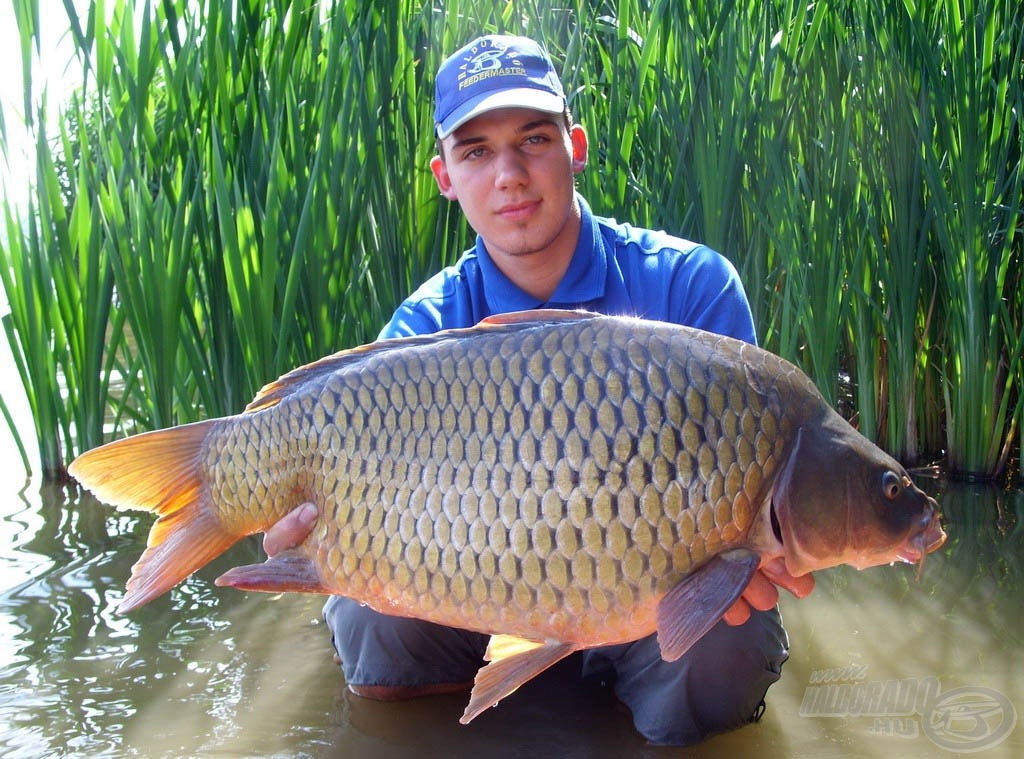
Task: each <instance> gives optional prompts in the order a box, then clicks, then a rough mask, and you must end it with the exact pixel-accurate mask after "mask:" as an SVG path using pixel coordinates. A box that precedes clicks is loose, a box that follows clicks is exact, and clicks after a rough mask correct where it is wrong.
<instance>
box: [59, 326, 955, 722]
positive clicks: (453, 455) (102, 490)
mask: <svg viewBox="0 0 1024 759" xmlns="http://www.w3.org/2000/svg"><path fill="white" fill-rule="evenodd" d="M69 470H70V472H71V474H72V475H73V476H74V477H75V478H76V479H78V480H79V481H80V482H81V483H82V484H83V485H84V486H85V487H86V488H88V489H89V490H91V491H92V492H93V493H94V494H95V495H96V496H97V497H98V498H99V499H100V500H102V501H105V502H108V503H111V504H113V505H115V506H118V507H120V508H132V509H143V510H148V511H154V512H156V513H157V514H158V515H159V518H158V519H157V520H156V522H155V523H154V524H153V527H152V530H151V532H150V536H149V544H148V547H147V548H146V550H145V552H144V553H143V554H142V556H141V557H140V559H139V560H138V562H137V563H136V564H135V566H134V568H133V572H132V576H131V578H130V579H129V581H128V584H127V591H126V595H125V597H124V600H123V603H122V605H121V607H120V608H121V611H130V610H132V609H134V608H137V607H138V606H141V605H142V604H145V603H147V602H148V601H150V600H152V599H153V598H155V597H156V596H158V595H160V594H162V593H164V592H165V591H167V590H169V589H170V588H171V587H172V586H174V585H175V584H176V583H178V582H180V581H181V580H183V579H184V578H186V577H187V576H188V575H190V574H191V573H192V572H194V571H195V570H197V569H199V568H200V567H202V566H203V565H205V564H206V563H207V562H209V561H210V560H212V559H213V558H215V557H216V556H218V555H220V554H221V553H223V552H224V551H225V550H226V549H227V548H228V547H230V546H231V545H232V544H233V543H235V542H237V541H238V540H239V539H241V538H242V537H243V536H245V535H249V534H252V533H256V532H261V531H264V530H266V529H267V528H268V527H270V526H271V525H272V524H274V523H275V522H277V521H278V520H279V519H281V518H282V517H283V516H284V515H285V514H287V513H288V512H289V511H291V510H292V509H294V508H295V507H296V506H297V505H298V504H300V503H303V502H305V501H312V502H313V503H315V504H316V505H317V507H318V509H319V513H320V517H319V519H318V520H317V523H316V525H315V527H314V530H313V532H312V533H311V534H310V536H309V537H308V538H307V539H306V540H305V541H304V543H303V544H302V545H300V546H299V547H297V548H295V549H292V550H290V551H287V552H284V553H282V554H280V555H278V556H275V557H274V558H271V559H269V560H268V561H266V562H264V563H263V564H258V565H251V566H246V567H237V568H235V569H232V570H230V571H228V572H227V573H226V574H224V575H223V576H221V577H220V578H218V580H217V582H218V584H221V585H231V586H235V587H238V588H242V589H248V590H260V591H268V592H279V591H303V592H314V593H334V594H341V595H345V596H349V597H351V598H354V599H356V600H358V601H360V602H363V603H366V604H368V605H369V606H371V607H372V608H374V609H376V610H378V611H381V612H384V613H387V614H394V615H400V616H410V617H417V618H420V619H425V620H430V621H433V622H437V623H440V624H444V625H449V626H453V627H461V628H466V629H471V630H476V631H480V632H484V633H488V634H491V635H493V636H494V637H493V638H492V645H491V647H490V648H489V649H488V657H487V658H488V659H489V660H490V663H489V664H487V665H486V666H484V667H483V668H482V669H481V670H480V672H479V673H478V675H477V678H476V682H475V684H474V688H473V693H472V695H471V698H470V703H469V706H468V707H467V709H466V713H465V714H464V715H463V717H462V721H463V722H468V721H469V720H471V719H472V718H473V717H475V716H476V715H477V714H479V713H480V712H482V711H483V710H485V709H486V708H488V707H490V706H492V705H494V704H496V703H497V702H498V701H499V700H500V699H501V698H503V697H504V696H506V695H508V694H509V693H511V692H512V691H513V690H515V689H516V688H518V687H519V686H520V685H522V684H523V683H525V682H526V681H528V680H529V679H531V678H532V677H534V676H535V675H537V674H539V673H540V672H541V671H543V670H544V669H546V668H547V667H549V666H551V665H552V664H554V663H555V662H557V661H559V660H560V659H562V658H564V657H565V656H567V655H568V654H570V653H571V652H573V651H577V650H581V649H585V648H591V647H595V646H600V645H608V644H615V643H622V642H627V641H632V640H637V639H639V638H642V637H645V636H647V635H649V634H651V633H652V632H654V631H657V633H658V641H659V645H660V647H661V651H662V656H663V657H664V658H665V659H666V660H674V659H676V658H678V657H679V656H681V655H682V654H683V653H685V651H686V650H687V649H688V648H689V647H690V646H692V645H693V643H695V642H696V641H697V640H699V639H700V637H701V636H702V635H703V634H704V633H705V632H707V630H709V629H710V628H711V627H712V626H713V625H714V624H715V623H716V622H717V621H718V620H719V619H720V618H721V616H722V614H723V613H724V612H725V611H726V610H727V609H728V608H729V607H730V606H731V605H732V603H733V602H734V601H735V600H736V599H737V598H738V597H739V595H740V594H741V593H742V591H743V589H744V588H745V587H746V585H747V583H748V582H749V580H750V578H751V577H752V575H753V574H754V572H755V571H756V570H757V569H758V567H759V566H763V565H765V564H767V563H768V562H770V561H772V560H773V559H778V558H779V557H782V558H783V559H784V561H785V564H786V567H787V569H788V571H789V572H790V573H791V574H792V575H794V576H799V575H802V574H805V573H807V572H811V571H814V570H817V569H822V568H826V567H831V566H836V565H838V564H844V563H845V564H850V565H852V566H855V567H858V568H864V567H869V566H874V565H879V564H888V563H892V562H896V561H904V562H922V561H923V560H924V557H925V555H926V554H927V553H929V552H931V551H934V550H936V549H937V548H938V547H939V546H941V545H942V543H943V542H944V541H945V537H946V536H945V533H944V532H943V530H942V527H941V525H940V519H939V511H938V506H937V504H936V503H935V501H934V500H933V499H932V498H930V497H928V496H927V495H925V494H924V493H923V492H922V491H921V490H919V489H918V488H917V487H916V486H914V484H913V483H912V482H911V480H910V478H909V476H908V475H907V473H906V471H905V470H904V469H903V467H901V466H900V465H899V464H898V463H897V462H896V461H895V460H893V459H892V458H891V457H889V456H888V455H887V454H885V453H884V452H883V451H881V450H880V449H879V448H877V447H876V446H875V445H874V444H872V443H871V442H869V441H868V440H867V439H865V438H864V437H863V436H861V435H860V434H859V433H858V432H856V431H855V430H854V429H853V428H852V427H851V426H850V425H849V424H848V423H847V422H846V421H845V420H843V419H842V418H841V417H840V416H839V415H838V414H837V413H836V412H835V411H833V410H832V409H831V408H830V407H829V406H828V404H827V403H826V402H825V401H824V399H823V398H822V397H821V395H820V394H819V393H818V391H817V390H816V388H815V387H814V385H813V383H812V382H811V381H810V380H809V379H808V378H807V377H806V376H805V375H804V374H803V373H802V372H801V371H800V370H799V369H797V368H796V367H795V366H793V365H792V364H790V363H788V362H786V361H784V360H783V359H781V358H779V357H778V356H775V355H773V354H772V353H770V352H768V351H765V350H762V349H760V348H758V347H756V346H753V345H749V344H746V343H743V342H741V341H738V340H735V339H732V338H728V337H723V336H720V335H715V334H711V333H707V332H703V331H700V330H696V329H692V328H688V327H680V326H677V325H671V324H665V323H660V322H653V321H645V320H640V319H635V318H628V317H610V316H597V315H594V314H586V313H582V312H565V311H533V312H524V313H519V314H507V315H503V316H498V317H492V318H490V319H487V320H485V321H484V322H482V323H481V324H480V325H478V326H476V327H473V328H469V329H458V330H450V331H446V332H440V333H436V334H433V335H425V336H417V337H410V338H399V339H395V340H386V341H381V342H378V343H374V344H371V345H367V346H363V347H360V348H355V349H352V350H348V351H342V352H340V353H338V354H335V355H333V356H329V357H327V358H324V359H321V360H320V361H317V362H314V363H312V364H309V365H307V366H304V367H300V368H299V369H296V370H294V371H292V372H290V373H288V374H286V375H284V376H283V377H281V378H280V379H279V380H277V381H276V382H273V383H271V384H269V385H267V386H266V387H265V388H264V389H263V390H262V391H261V392H260V393H259V394H258V395H257V397H256V398H255V399H254V400H253V401H252V403H250V404H249V406H248V407H247V408H246V410H245V411H244V412H243V413H241V414H238V415H236V416H231V417H225V418H221V419H212V420H208V421H203V422H198V423H195V424H191V425H184V426H181V427H176V428H171V429H167V430H160V431H156V432H151V433H144V434H141V435H137V436H134V437H130V438H126V439H123V440H119V441H115V442H113V443H109V444H107V445H105V446H101V447H99V448H96V449H93V450H91V451H88V452H86V453H83V454H82V455H81V456H79V457H78V458H77V459H76V460H75V461H74V462H73V463H72V464H71V466H70V468H69Z"/></svg>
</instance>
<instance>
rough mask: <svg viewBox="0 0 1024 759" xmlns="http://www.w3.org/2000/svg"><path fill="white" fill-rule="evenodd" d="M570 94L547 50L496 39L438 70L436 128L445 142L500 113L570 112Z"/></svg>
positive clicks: (477, 43) (479, 42) (476, 43)
mask: <svg viewBox="0 0 1024 759" xmlns="http://www.w3.org/2000/svg"><path fill="white" fill-rule="evenodd" d="M565 104H566V101H565V92H564V91H563V90H562V83H561V81H559V79H558V74H556V73H555V67H554V65H553V64H552V63H551V58H549V57H548V54H547V53H546V52H544V49H543V48H542V47H541V46H540V45H539V44H537V43H536V42H534V41H533V40H531V39H529V38H527V37H509V36H504V35H495V34H490V35H487V36H485V37H480V38H478V39H475V40H473V41H472V42H470V43H469V44H468V45H466V46H465V47H463V48H460V49H459V50H457V51H456V52H454V53H452V55H451V56H449V57H448V58H447V59H446V60H445V62H444V63H442V64H441V68H440V69H438V71H437V81H436V83H435V87H434V123H435V125H436V131H437V136H438V137H440V138H441V139H444V138H445V137H447V136H448V135H450V134H451V133H452V132H454V131H455V130H456V129H458V128H459V127H460V126H462V125H463V124H465V123H466V122H467V121H469V120H470V119H472V118H474V117H476V116H479V115H480V114H481V113H486V112H487V111H493V110H494V109H496V108H532V109H533V110H536V111H543V112H544V113H562V111H564V110H565Z"/></svg>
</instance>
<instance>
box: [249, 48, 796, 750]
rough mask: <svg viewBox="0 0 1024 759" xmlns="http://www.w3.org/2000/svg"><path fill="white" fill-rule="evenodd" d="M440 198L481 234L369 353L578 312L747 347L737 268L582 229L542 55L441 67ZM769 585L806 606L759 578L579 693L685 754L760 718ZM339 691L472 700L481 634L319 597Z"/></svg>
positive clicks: (573, 150) (567, 143)
mask: <svg viewBox="0 0 1024 759" xmlns="http://www.w3.org/2000/svg"><path fill="white" fill-rule="evenodd" d="M435 106H436V110H435V121H436V136H437V142H438V154H437V155H436V156H435V157H434V159H433V160H432V161H431V164H430V168H431V170H432V171H433V173H434V177H435V179H436V180H437V185H438V187H439V188H440V190H441V194H442V195H444V197H446V198H448V199H449V200H452V201H456V202H458V203H459V205H460V206H461V208H462V210H463V212H464V213H465V214H466V218H467V220H468V221H469V223H470V224H471V225H472V227H473V229H474V230H475V231H476V232H477V235H478V236H477V240H476V245H475V247H474V248H472V249H470V250H468V251H467V252H466V253H465V254H464V255H463V256H462V257H461V258H460V259H459V261H458V262H457V263H456V264H455V265H454V266H451V267H449V268H447V269H445V270H443V271H441V272H440V273H439V274H437V275H436V276H434V277H433V278H431V279H430V280H428V281H427V282H426V283H425V284H423V285H422V286H421V287H420V288H419V289H418V290H417V291H416V292H415V293H413V294H412V295H411V296H410V297H409V298H408V299H407V300H406V301H405V302H404V303H403V304H402V305H401V306H400V307H399V308H398V310H397V311H396V312H395V314H394V316H393V317H392V319H391V321H390V323H389V324H388V325H387V326H386V327H385V328H384V330H383V331H382V332H381V335H380V337H381V338H389V337H398V336H403V335H413V334H425V333H431V332H436V331H438V330H441V329H449V328H453V327H468V326H472V325H474V324H476V323H477V322H479V321H480V320H481V319H483V318H484V317H486V316H490V315H492V314H497V313H504V312H509V311H518V310H524V309H533V308H538V307H545V308H567V309H575V308H584V309H588V310H591V311H597V312H602V313H607V314H632V315H636V316H640V317H644V318H650V319H658V320H661V321H670V322H676V323H678V324H686V325H691V326H695V327H700V328H702V329H706V330H709V331H713V332H719V333H722V334H727V335H731V336H733V337H736V338H739V339H741V340H746V341H748V342H755V334H754V326H753V321H752V317H751V314H750V307H749V305H748V303H747V299H746V295H745V294H744V292H743V287H742V285H741V284H740V282H739V278H738V276H737V274H736V271H735V269H734V268H733V267H732V266H731V265H730V264H729V262H728V261H726V260H725V259H724V258H723V257H722V256H720V255H719V254H718V253H716V252H714V251H712V250H710V249H709V248H707V247H704V246H701V245H696V244H694V243H690V242H687V241H685V240H681V239H678V238H675V237H671V236H669V235H666V234H664V233H661V232H653V231H649V230H644V229H636V228H633V227H630V226H628V225H626V224H617V223H615V222H614V221H611V220H607V219H601V218H598V217H596V216H594V215H593V214H592V213H591V211H590V208H589V207H588V205H587V203H586V202H585V201H584V200H583V199H582V198H581V197H580V196H579V195H578V194H577V193H576V191H575V186H574V177H575V175H576V174H578V173H579V172H581V171H582V170H583V169H584V167H585V166H586V163H587V149H588V143H587V134H586V132H585V131H584V130H583V128H582V127H580V126H579V125H576V124H573V123H572V121H571V117H570V116H569V112H568V109H567V107H566V99H565V95H564V92H563V90H562V85H561V82H560V81H559V78H558V76H557V74H556V73H555V70H554V67H553V65H552V63H551V60H550V59H549V58H548V56H547V54H546V53H545V52H544V51H543V50H542V49H541V47H540V46H539V45H538V44H537V43H536V42H534V41H532V40H529V39H526V38H522V37H504V36H486V37H481V38H479V39H477V40H474V41H473V42H471V43H470V44H468V45H466V46H465V47H464V48H462V49H461V50H459V51H457V52H456V53H454V54H453V55H452V56H451V57H450V58H448V59H447V60H446V61H445V62H444V63H443V64H442V66H441V68H440V70H439V71H438V75H437V84H436V103H435ZM316 518H317V511H316V508H315V507H314V506H312V505H305V506H303V507H301V508H299V509H296V511H295V512H293V513H292V514H291V515H289V516H288V517H286V518H285V519H284V520H282V521H281V522H280V523H278V524H277V525H275V526H274V527H273V528H271V530H270V531H269V532H268V534H267V536H266V539H265V542H264V545H265V548H266V550H267V553H268V554H271V555H273V554H274V553H277V552H278V551H280V550H282V549H283V548H286V547H289V546H292V545H296V544H297V543H299V542H300V541H301V540H302V538H304V537H305V535H306V533H307V532H308V530H309V529H310V528H311V526H312V524H313V522H314V521H315V520H316ZM773 583H775V584H778V585H781V586H783V587H786V588H788V589H789V590H790V591H791V592H793V594H794V595H797V596H798V597H802V596H804V595H806V594H807V593H809V592H810V590H811V588H812V587H813V580H812V579H811V578H810V576H806V577H804V578H800V579H794V578H793V577H791V576H790V575H789V574H788V573H787V572H786V571H785V568H784V566H783V565H782V564H781V562H780V563H777V564H774V565H769V566H766V567H763V568H762V569H761V571H760V572H759V573H757V574H756V575H755V576H754V579H753V580H752V581H751V583H750V586H749V587H748V589H747V590H746V591H745V593H744V595H743V597H742V598H741V599H740V600H739V601H737V603H736V605H735V606H734V607H733V608H732V609H730V611H729V612H728V613H727V614H726V615H725V620H724V621H723V622H719V624H718V625H717V626H716V627H715V628H713V629H712V630H711V631H710V632H709V633H708V634H707V635H705V636H704V638H703V639H702V640H700V641H699V642H698V643H697V644H696V645H695V646H694V647H693V648H692V649H691V650H690V651H689V652H688V653H687V654H686V655H684V656H683V657H682V658H681V659H679V660H678V661H675V662H666V661H663V660H662V659H661V655H660V651H659V648H658V644H657V641H656V640H655V637H654V636H653V635H652V636H650V637H649V638H645V639H643V640H640V641H636V642H634V643H629V644H623V645H615V646H608V647H604V648H598V649H592V650H588V651H584V652H582V654H580V656H581V658H582V671H583V676H584V677H587V678H594V679H599V680H601V681H605V682H610V683H612V684H613V687H614V689H615V693H616V695H617V696H618V698H619V699H620V700H621V701H622V702H624V703H625V704H626V705H627V706H628V707H629V708H630V709H631V711H632V714H633V719H634V724H635V725H636V727H637V729H638V730H639V731H640V732H641V733H642V734H643V735H644V736H645V737H647V738H648V739H649V740H651V741H652V742H655V743H664V744H692V743H696V742H698V741H700V740H702V739H703V738H705V737H707V736H708V735H710V734H712V733H716V732H720V731H723V730H728V729H732V728H736V727H739V726H741V725H744V724H746V723H747V722H749V721H751V720H752V719H754V718H755V715H756V714H757V713H758V712H759V710H760V709H761V708H762V705H763V697H764V695H765V692H766V691H767V689H768V687H769V686H770V685H771V684H772V683H773V682H775V681H776V680H777V679H778V678H779V674H780V671H781V667H782V663H783V662H784V661H785V660H786V658H787V656H788V646H789V644H788V640H787V637H786V633H785V630H784V629H783V627H782V622H781V618H780V616H779V613H778V610H777V609H776V608H775V604H776V601H777V600H778V591H777V589H776V588H775V585H774V584H773ZM324 614H325V617H326V620H327V623H328V626H329V627H330V628H331V631H332V634H333V640H334V645H335V648H336V649H337V651H338V654H339V657H340V659H341V662H342V668H343V670H344V674H345V679H346V681H347V682H348V683H349V687H350V688H351V690H352V691H353V692H355V693H357V694H360V695H363V696H366V697H369V698H377V699H382V700H395V699H402V698H409V697H413V696H419V695H425V694H429V693H440V692H447V691H452V690H460V689H464V688H469V687H470V686H471V685H472V681H473V677H474V675H475V674H476V672H477V670H478V669H479V668H480V666H481V664H482V656H483V652H484V649H485V648H486V645H487V640H488V636H486V635H481V634H478V633H473V632H467V631H464V630H456V629H451V628H446V627H440V626H438V625H434V624H431V623H428V622H422V621H420V620H414V619H403V618H396V617H389V616H385V615H382V614H379V613H377V612H375V611H373V610H372V609H369V608H368V607H365V606H361V605H360V604H358V603H356V602H354V601H351V600H349V599H347V598H343V597H340V596H338V597H332V598H331V599H330V600H328V602H327V605H326V606H325V609H324Z"/></svg>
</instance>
